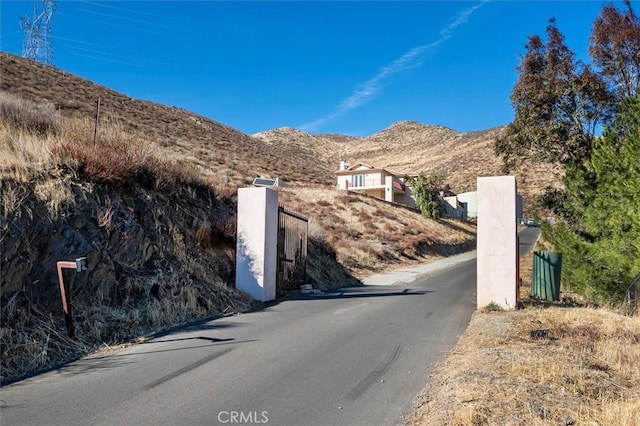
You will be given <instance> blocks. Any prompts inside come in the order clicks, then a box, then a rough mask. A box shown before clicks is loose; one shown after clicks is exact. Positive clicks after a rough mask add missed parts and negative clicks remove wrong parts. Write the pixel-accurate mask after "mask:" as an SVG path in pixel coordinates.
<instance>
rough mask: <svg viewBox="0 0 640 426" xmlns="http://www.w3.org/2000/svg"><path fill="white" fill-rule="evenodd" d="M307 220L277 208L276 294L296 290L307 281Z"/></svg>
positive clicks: (282, 208)
mask: <svg viewBox="0 0 640 426" xmlns="http://www.w3.org/2000/svg"><path fill="white" fill-rule="evenodd" d="M307 230H308V219H307V218H306V217H304V216H302V215H300V214H298V213H295V212H292V211H290V210H287V209H285V208H284V207H282V206H279V207H278V268H277V272H276V291H277V292H278V294H282V293H283V292H286V291H290V290H298V289H299V288H300V286H301V285H302V284H305V282H306V281H307Z"/></svg>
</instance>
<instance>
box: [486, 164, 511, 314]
mask: <svg viewBox="0 0 640 426" xmlns="http://www.w3.org/2000/svg"><path fill="white" fill-rule="evenodd" d="M516 226H517V225H516V178H515V176H491V177H479V178H478V259H477V260H478V265H477V280H478V281H477V305H478V309H480V308H483V307H485V306H487V305H488V304H490V303H491V302H493V303H496V304H498V305H499V306H501V307H502V308H504V309H514V308H515V307H516V302H517V300H516V285H517V274H518V272H517V267H518V256H517V254H516V236H517V227H516Z"/></svg>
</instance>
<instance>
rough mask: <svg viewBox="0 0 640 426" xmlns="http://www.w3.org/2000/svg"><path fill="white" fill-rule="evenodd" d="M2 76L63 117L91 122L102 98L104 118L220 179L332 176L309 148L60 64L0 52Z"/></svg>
mask: <svg viewBox="0 0 640 426" xmlns="http://www.w3.org/2000/svg"><path fill="white" fill-rule="evenodd" d="M0 75H1V76H2V77H1V79H0V89H1V90H4V91H6V92H9V93H12V94H14V95H17V96H19V97H21V98H23V99H26V100H31V101H35V102H43V101H48V102H51V103H53V104H55V106H56V107H57V108H58V109H59V110H60V112H61V114H62V115H63V116H65V117H75V118H83V119H88V120H93V119H94V117H95V113H96V102H97V99H98V97H100V102H101V115H102V117H103V120H111V121H117V122H119V123H122V124H124V125H125V126H126V127H128V128H130V129H133V130H137V131H139V132H141V133H143V134H144V135H145V136H146V137H147V138H148V139H149V140H150V141H153V142H157V143H158V144H159V145H160V146H162V147H164V149H165V150H166V155H168V156H169V157H170V158H174V159H177V160H181V161H189V163H190V164H196V165H198V166H199V167H201V168H202V170H203V171H204V172H206V173H208V174H210V175H212V176H215V177H216V178H217V179H218V180H219V181H220V182H221V183H227V182H230V183H235V184H242V183H244V182H245V181H246V180H247V179H253V178H254V177H256V176H258V175H265V176H271V177H276V176H280V177H283V178H285V179H288V180H292V181H300V180H301V181H304V182H312V183H329V182H330V181H331V179H332V177H333V176H332V175H331V173H330V169H329V168H327V167H325V166H323V165H322V164H320V163H318V162H317V161H316V159H315V157H314V156H313V154H311V153H309V152H304V151H300V152H293V153H292V152H291V151H290V149H289V147H286V146H281V145H278V144H270V145H269V144H265V143H262V142H261V141H260V140H258V139H255V138H252V137H250V136H248V135H246V134H244V133H242V132H240V131H238V130H236V129H233V128H231V127H229V126H226V125H224V124H221V123H218V122H216V121H214V120H211V119H209V118H206V117H202V116H200V115H197V114H194V113H191V112H189V111H186V110H183V109H180V108H175V107H171V106H165V105H160V104H156V103H153V102H147V101H142V100H138V99H132V98H130V97H128V96H125V95H123V94H120V93H118V92H116V91H114V90H111V89H108V88H106V87H103V86H100V85H98V84H95V83H93V82H91V81H89V80H86V79H84V78H81V77H77V76H75V75H73V74H70V73H68V72H65V71H63V70H60V69H58V68H54V67H50V66H47V65H43V64H40V63H38V62H34V61H29V60H27V59H24V58H21V57H18V56H15V55H11V54H8V53H4V52H0Z"/></svg>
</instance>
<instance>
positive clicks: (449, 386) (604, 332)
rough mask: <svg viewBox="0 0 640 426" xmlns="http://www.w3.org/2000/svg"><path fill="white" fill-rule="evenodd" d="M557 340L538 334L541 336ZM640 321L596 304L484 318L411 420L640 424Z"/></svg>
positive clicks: (475, 320) (437, 422) (440, 373)
mask: <svg viewBox="0 0 640 426" xmlns="http://www.w3.org/2000/svg"><path fill="white" fill-rule="evenodd" d="M540 329H543V330H548V338H541V339H538V338H532V335H531V332H532V331H534V330H540ZM638 365H640V318H638V317H635V318H630V317H625V316H621V315H618V314H616V313H614V312H610V311H606V310H598V309H592V308H560V307H553V308H549V309H544V310H540V309H527V310H522V311H517V312H494V313H476V314H475V315H474V317H473V319H472V321H471V324H470V326H469V328H468V329H467V331H466V333H465V334H464V335H463V336H462V337H461V338H460V340H459V342H458V344H457V345H456V346H455V348H454V349H453V350H452V352H451V353H450V354H449V356H448V358H447V360H446V361H445V363H444V365H443V366H442V367H441V368H440V369H439V370H438V372H437V373H436V374H435V376H434V378H433V380H432V384H431V386H430V387H428V388H426V389H425V391H424V392H423V393H422V394H421V395H420V396H419V397H418V399H417V400H416V402H415V411H414V413H413V414H412V415H411V416H410V418H409V419H408V421H407V424H411V425H418V424H429V425H507V424H508V425H549V424H554V425H555V424H563V425H570V424H576V425H582V424H584V425H602V426H605V425H627V426H633V425H638V424H640V402H639V401H640V369H638Z"/></svg>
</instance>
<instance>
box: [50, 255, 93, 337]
mask: <svg viewBox="0 0 640 426" xmlns="http://www.w3.org/2000/svg"><path fill="white" fill-rule="evenodd" d="M57 267H58V282H59V283H60V296H61V297H62V310H63V311H64V320H65V323H66V325H67V334H68V335H69V337H74V336H75V329H74V327H73V317H72V316H71V305H70V303H69V299H68V297H67V290H68V289H67V287H66V286H65V284H64V278H63V274H62V269H75V270H76V272H82V271H86V270H87V258H86V257H79V258H77V259H76V261H75V262H64V261H61V262H58V263H57Z"/></svg>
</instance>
